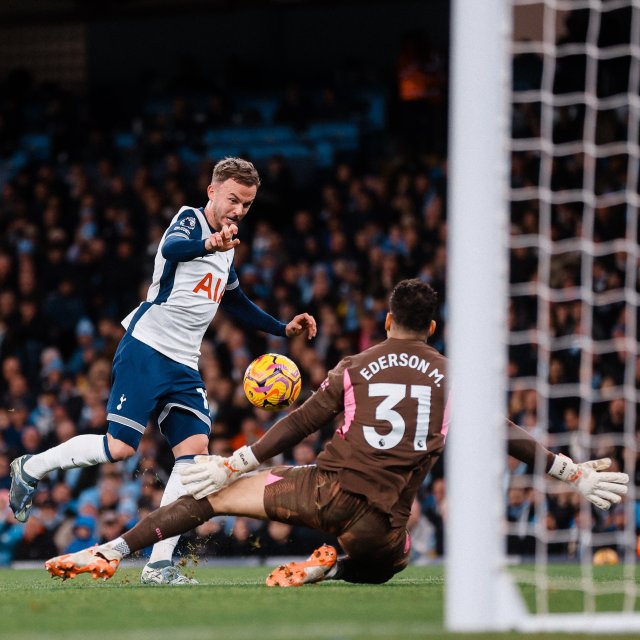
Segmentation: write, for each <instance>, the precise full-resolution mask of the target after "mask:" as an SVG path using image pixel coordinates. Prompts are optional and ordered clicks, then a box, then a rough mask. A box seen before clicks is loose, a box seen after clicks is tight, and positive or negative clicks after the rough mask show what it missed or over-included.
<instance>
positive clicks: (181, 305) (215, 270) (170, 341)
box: [122, 207, 239, 369]
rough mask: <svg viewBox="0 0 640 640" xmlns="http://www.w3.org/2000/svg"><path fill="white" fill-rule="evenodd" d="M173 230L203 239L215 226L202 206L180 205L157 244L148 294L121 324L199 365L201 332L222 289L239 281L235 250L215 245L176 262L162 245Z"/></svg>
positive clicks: (174, 356)
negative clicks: (165, 255) (213, 249)
mask: <svg viewBox="0 0 640 640" xmlns="http://www.w3.org/2000/svg"><path fill="white" fill-rule="evenodd" d="M174 235H177V236H179V237H184V238H188V239H197V240H204V239H205V238H208V237H209V236H210V235H211V230H210V228H209V225H208V223H207V220H206V218H205V216H204V213H203V212H202V211H201V210H200V209H195V208H193V207H182V208H181V209H180V211H178V213H177V214H176V215H175V216H174V218H173V220H171V224H170V225H169V227H168V229H167V230H166V231H165V232H164V235H163V236H162V240H161V241H160V244H159V246H158V251H157V253H156V258H155V264H154V268H153V281H152V283H151V286H150V287H149V292H148V293H147V300H146V302H143V303H142V304H140V306H138V307H137V308H136V309H134V310H133V311H132V312H131V313H130V314H129V315H128V316H127V317H126V318H125V319H124V320H123V321H122V324H123V326H124V327H125V329H127V330H128V331H129V332H130V333H131V334H132V335H133V337H134V338H136V339H137V340H140V342H144V343H145V344H148V345H149V346H150V347H153V348H154V349H156V350H157V351H159V352H160V353H162V354H164V355H165V356H167V357H168V358H171V359H172V360H175V361H176V362H181V363H182V364H185V365H187V366H188V367H191V368H192V369H197V368H198V358H199V357H200V344H201V343H202V338H203V337H204V333H205V331H206V330H207V327H208V326H209V324H210V323H211V321H212V320H213V317H214V316H215V315H216V312H217V311H218V307H219V306H220V301H221V300H222V295H223V294H224V292H225V290H227V289H235V288H236V287H237V286H238V285H239V282H238V278H237V276H236V275H235V270H234V269H233V254H234V250H233V249H230V250H229V251H216V252H215V253H210V254H207V255H205V256H203V257H201V258H194V259H193V260H189V261H188V262H171V261H169V260H165V258H163V257H162V247H163V245H164V243H165V242H166V240H167V238H168V237H169V236H174ZM230 273H231V274H232V278H231V279H232V282H229V274H230Z"/></svg>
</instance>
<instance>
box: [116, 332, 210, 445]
mask: <svg viewBox="0 0 640 640" xmlns="http://www.w3.org/2000/svg"><path fill="white" fill-rule="evenodd" d="M111 383H112V384H111V394H110V395H109V402H108V403H107V420H108V421H109V429H108V433H110V434H111V435H112V436H113V437H114V438H116V439H118V440H122V441H123V442H126V443H127V444H128V445H130V446H132V447H133V448H134V449H137V448H138V445H139V444H140V440H141V439H142V434H143V433H144V430H145V429H146V427H147V423H148V422H149V418H150V417H155V418H156V419H157V422H158V427H159V428H160V431H161V432H162V434H163V435H164V437H165V438H166V439H167V441H168V442H169V444H170V445H171V447H175V446H176V445H177V444H180V443H181V442H182V441H183V440H186V439H187V438H189V437H190V436H193V435H196V434H200V433H201V434H204V435H206V436H209V434H210V433H211V417H210V415H209V403H208V401H207V392H206V389H205V386H204V382H203V381H202V377H201V376H200V373H199V372H198V371H196V370H195V369H191V368H190V367H187V366H186V365H183V364H180V363H179V362H176V361H175V360H171V358H167V356H165V355H163V354H162V353H160V352H159V351H156V350H155V349H153V348H152V347H150V346H149V345H146V344H144V343H143V342H140V340H136V338H134V337H133V336H132V335H131V334H129V333H127V334H125V336H124V337H123V338H122V340H121V341H120V344H119V345H118V350H117V351H116V355H115V357H114V359H113V373H112V380H111Z"/></svg>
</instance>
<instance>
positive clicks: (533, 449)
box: [507, 421, 629, 511]
mask: <svg viewBox="0 0 640 640" xmlns="http://www.w3.org/2000/svg"><path fill="white" fill-rule="evenodd" d="M507 438H508V440H507V442H508V446H507V450H508V452H509V455H511V456H513V457H514V458H517V459H518V460H521V461H522V462H526V463H527V464H529V465H531V466H533V465H534V464H535V461H536V459H537V458H538V457H540V458H543V459H545V471H546V472H547V473H548V474H549V475H550V476H551V477H552V478H556V479H557V480H561V481H562V482H566V483H567V484H570V485H571V486H572V487H573V488H574V489H576V491H579V492H580V493H582V495H583V496H584V497H585V498H586V499H587V500H589V502H591V503H593V504H594V505H596V507H599V508H600V509H604V510H605V511H606V510H607V509H609V508H610V507H611V505H612V504H618V503H619V502H620V501H621V500H622V496H624V495H626V494H627V490H628V488H627V484H628V483H629V476H628V475H627V474H626V473H620V472H617V471H606V470H607V469H609V468H610V467H611V459H610V458H602V459H600V460H589V461H588V462H583V463H575V462H574V461H573V460H571V458H568V457H567V456H563V455H556V454H554V453H553V452H551V451H549V450H548V449H546V448H545V447H543V446H542V445H541V444H540V443H539V442H538V441H537V440H536V439H535V438H533V437H532V436H531V435H529V434H528V433H527V432H526V431H525V430H524V429H522V428H520V427H518V426H517V425H515V424H514V423H513V422H511V421H507Z"/></svg>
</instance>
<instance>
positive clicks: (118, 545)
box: [103, 537, 131, 558]
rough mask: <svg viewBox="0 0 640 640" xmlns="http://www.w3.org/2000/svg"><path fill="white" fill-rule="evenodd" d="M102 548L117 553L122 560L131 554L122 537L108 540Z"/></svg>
mask: <svg viewBox="0 0 640 640" xmlns="http://www.w3.org/2000/svg"><path fill="white" fill-rule="evenodd" d="M103 546H105V547H108V548H109V549H113V550H114V551H117V552H118V553H120V554H121V555H122V557H123V558H126V557H127V556H128V555H129V554H130V553H131V549H129V545H128V544H127V543H126V542H125V541H124V538H123V537H119V538H115V539H114V540H109V542H105V543H104V545H103Z"/></svg>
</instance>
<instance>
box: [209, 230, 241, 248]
mask: <svg viewBox="0 0 640 640" xmlns="http://www.w3.org/2000/svg"><path fill="white" fill-rule="evenodd" d="M236 233H238V227H237V226H236V225H235V224H229V225H226V224H223V225H222V229H220V231H215V232H214V233H212V234H211V235H210V236H209V237H208V238H207V239H206V240H205V241H204V248H205V249H206V250H207V251H208V252H209V253H213V252H214V251H229V249H233V248H234V247H236V246H238V245H239V244H240V240H238V238H234V237H233V236H234V235H235V234H236Z"/></svg>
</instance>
